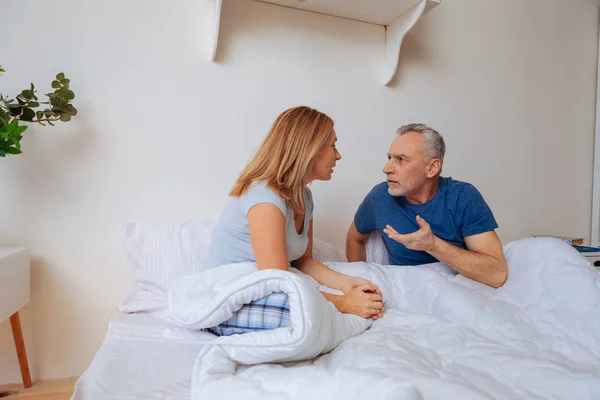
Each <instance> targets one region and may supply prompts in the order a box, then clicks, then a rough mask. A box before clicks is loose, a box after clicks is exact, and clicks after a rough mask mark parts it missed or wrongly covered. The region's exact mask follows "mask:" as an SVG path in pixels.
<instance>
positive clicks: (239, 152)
mask: <svg viewBox="0 0 600 400" xmlns="http://www.w3.org/2000/svg"><path fill="white" fill-rule="evenodd" d="M201 11H202V2H201V1H198V0H179V1H173V2H166V1H159V0H152V1H150V0H130V1H118V0H105V1H87V2H82V1H76V0H56V1H53V2H45V1H35V0H4V1H3V2H2V5H1V6H0V37H3V38H4V39H3V40H1V41H0V64H2V65H3V66H4V67H5V69H6V70H7V71H8V72H7V73H6V74H4V76H3V77H1V78H0V88H1V90H2V92H8V93H16V90H17V89H19V90H20V89H22V88H24V87H26V86H27V85H28V83H29V82H30V81H34V82H36V84H37V86H38V88H39V89H40V93H45V91H46V90H48V89H49V83H50V80H51V78H52V77H53V76H54V74H56V73H58V72H60V71H64V72H65V73H66V74H67V76H68V77H69V78H71V81H72V88H73V90H74V91H75V93H76V95H77V98H76V101H75V105H76V106H77V107H78V108H79V110H80V115H79V116H78V117H77V118H76V119H75V120H73V121H72V122H71V123H69V124H66V125H61V126H59V127H56V128H52V129H44V128H41V127H32V128H31V129H30V130H29V131H27V132H26V137H25V138H24V143H23V145H24V151H25V154H22V155H20V156H18V157H12V158H9V159H0V182H2V184H1V186H0V187H1V189H0V243H2V244H4V245H27V246H31V248H32V250H33V254H34V256H35V260H34V262H33V266H32V298H31V302H30V304H29V305H28V306H27V307H26V308H25V309H24V310H23V311H22V320H23V324H24V326H23V328H24V331H25V337H26V344H27V349H28V351H29V357H30V362H31V367H32V372H33V375H34V377H35V378H43V379H50V378H56V377H66V376H74V375H79V374H81V373H82V371H83V370H84V369H85V368H86V367H87V366H88V365H89V363H90V361H91V359H92V357H93V354H94V352H95V351H96V350H97V348H98V347H99V345H100V343H101V341H102V339H103V336H104V333H105V330H106V327H107V322H108V319H109V318H110V316H111V313H112V312H113V310H114V307H115V306H116V305H117V303H118V302H119V301H120V300H121V299H122V298H123V297H124V296H125V295H126V294H128V293H129V292H130V291H131V290H132V289H133V288H134V286H133V284H132V282H131V280H130V278H129V275H128V271H127V267H126V262H125V258H124V254H123V251H122V248H121V244H120V241H119V224H120V223H121V222H123V221H130V220H141V219H167V218H168V219H187V218H213V217H215V216H216V215H217V213H218V212H219V211H220V209H221V207H222V205H223V204H224V202H225V201H226V194H227V191H228V189H229V187H230V186H231V184H232V182H233V180H234V179H235V177H236V176H237V174H238V172H239V171H240V169H241V168H242V166H243V165H244V163H245V162H246V161H247V160H248V158H249V157H250V154H251V152H252V151H253V150H254V149H255V148H256V146H257V145H258V143H259V142H260V140H261V139H262V137H263V135H264V134H265V133H266V131H267V130H268V128H269V125H270V123H271V122H272V120H273V119H274V118H275V117H276V115H277V114H278V113H279V112H281V111H283V110H284V109H285V108H287V107H290V106H294V105H299V104H307V105H311V106H313V107H317V108H319V109H321V110H323V111H325V112H327V113H328V114H330V115H331V116H332V117H333V118H334V120H335V121H336V127H337V133H338V136H339V144H340V146H339V148H340V151H341V152H342V155H343V157H344V158H343V159H342V161H341V162H340V163H339V164H338V168H337V169H336V174H335V176H334V179H333V180H332V181H331V182H329V183H315V184H314V186H313V192H314V196H315V201H316V207H317V208H316V214H315V218H316V219H315V229H316V234H317V236H319V237H321V238H323V239H326V240H328V241H330V242H332V243H334V244H335V245H337V246H339V247H343V245H344V235H345V230H346V228H347V226H348V224H349V222H350V220H351V217H352V214H353V211H354V210H355V208H356V207H357V205H358V203H359V202H360V200H361V198H362V196H363V195H364V194H366V192H367V191H368V190H369V189H370V188H371V187H372V186H373V185H374V184H376V183H377V182H379V181H380V180H382V179H383V174H382V173H381V168H382V167H383V164H384V162H385V154H386V152H387V148H388V145H389V143H390V141H391V140H392V139H393V137H394V132H395V129H396V128H397V127H398V126H400V125H402V124H404V123H408V122H413V121H422V122H426V123H428V124H430V125H432V126H433V127H435V128H436V129H438V130H440V131H441V132H442V133H443V134H444V135H445V138H446V140H447V145H448V155H447V163H446V166H445V172H446V175H451V176H452V177H454V178H455V179H461V180H466V181H470V182H472V183H473V184H475V185H476V186H477V187H478V188H479V189H480V190H481V192H482V193H483V194H484V196H485V197H486V199H487V200H488V202H489V204H490V205H491V207H492V208H493V210H494V212H495V215H496V217H497V219H498V221H499V223H500V225H501V228H500V230H499V233H500V235H501V238H502V239H503V241H504V242H508V241H511V240H514V239H518V238H521V237H523V236H526V235H529V234H532V233H534V232H547V233H557V234H565V235H585V236H586V237H587V236H588V234H589V230H590V215H591V212H590V208H591V182H592V154H593V130H594V101H595V74H596V60H597V26H598V23H597V13H596V2H595V1H591V0H576V1H575V0H572V1H564V0H527V1H522V0H502V1H497V0H494V1H493V0H448V1H446V2H444V4H443V5H442V6H440V7H438V8H436V9H435V10H434V11H432V12H431V13H430V14H429V15H428V16H427V17H426V18H425V19H424V20H423V21H422V22H420V23H419V25H418V27H417V28H416V29H415V31H413V32H412V33H411V34H410V35H409V37H408V38H407V39H406V41H405V44H404V48H403V54H402V62H401V65H400V73H399V76H398V78H397V79H396V81H395V83H394V85H393V87H383V86H381V85H380V84H379V80H378V77H377V70H378V68H379V63H380V61H381V59H382V57H383V46H382V43H383V32H382V31H381V29H380V28H378V27H376V26H373V25H367V24H361V23H357V22H352V21H346V20H341V19H335V18H330V17H326V16H320V15H315V14H311V13H304V12H297V11H293V10H289V9H285V8H279V7H276V6H271V5H267V4H263V3H256V2H253V1H249V0H226V1H225V6H224V9H223V22H222V31H221V36H220V45H221V46H220V48H219V53H218V60H217V61H218V62H217V63H210V62H208V61H207V60H206V59H205V49H203V48H202V47H201V45H202V43H203V40H202V37H201V34H202V29H201V27H200V26H199V21H200V20H201V18H200V17H201V14H200V13H201ZM565 27H568V29H565ZM7 37H8V38H10V40H6V38H7ZM19 379H20V376H19V369H18V364H17V359H16V355H15V354H14V348H13V344H12V339H11V335H10V327H9V324H8V323H4V324H2V325H0V382H8V381H18V380H19Z"/></svg>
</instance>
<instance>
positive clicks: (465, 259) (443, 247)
mask: <svg viewBox="0 0 600 400" xmlns="http://www.w3.org/2000/svg"><path fill="white" fill-rule="evenodd" d="M434 242H435V244H434V246H433V248H432V249H431V250H429V251H428V253H429V254H431V255H432V256H433V257H435V258H437V259H438V260H439V261H440V262H442V263H444V264H446V265H447V266H449V267H450V268H452V269H454V270H455V271H456V272H458V273H459V274H461V275H463V276H465V277H467V278H469V279H472V280H474V281H477V282H481V283H483V284H485V285H489V286H491V287H494V288H498V287H500V286H502V285H503V284H504V282H505V281H506V276H507V275H506V265H505V263H504V261H503V260H501V259H499V258H496V257H494V256H491V255H489V254H483V253H476V252H473V251H469V250H463V249H461V248H459V247H457V246H454V245H452V244H450V243H448V242H446V241H444V240H442V239H440V238H438V237H436V238H435V240H434Z"/></svg>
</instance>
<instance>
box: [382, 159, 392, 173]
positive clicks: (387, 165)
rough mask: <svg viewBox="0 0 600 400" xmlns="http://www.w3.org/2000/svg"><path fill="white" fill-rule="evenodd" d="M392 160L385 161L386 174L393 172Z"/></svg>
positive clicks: (384, 169) (384, 170)
mask: <svg viewBox="0 0 600 400" xmlns="http://www.w3.org/2000/svg"><path fill="white" fill-rule="evenodd" d="M390 161H391V160H388V162H386V163H385V165H384V166H383V173H384V174H389V173H391V172H392V169H391V168H390Z"/></svg>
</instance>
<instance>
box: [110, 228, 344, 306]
mask: <svg viewBox="0 0 600 400" xmlns="http://www.w3.org/2000/svg"><path fill="white" fill-rule="evenodd" d="M213 226H214V222H213V221H212V220H189V221H151V222H132V223H125V224H123V226H122V229H121V237H122V240H123V245H124V248H125V253H126V255H127V259H128V264H129V269H130V271H131V275H132V277H133V279H134V281H135V282H136V283H137V284H138V285H139V286H140V287H141V288H142V289H145V290H148V291H150V292H152V293H155V294H158V295H161V296H166V293H167V291H168V290H169V287H170V286H171V284H172V283H173V282H174V281H176V280H178V279H180V278H182V277H184V276H185V275H191V274H195V273H198V272H202V271H203V270H204V265H205V260H206V256H207V249H208V245H209V243H210V237H211V233H212V229H213ZM313 257H314V258H315V259H316V260H319V261H321V262H327V261H331V262H346V261H347V259H346V255H345V254H344V252H343V251H341V250H339V249H336V248H335V247H333V246H332V245H330V244H329V243H326V242H324V241H322V240H319V239H317V238H314V239H313ZM129 303H130V301H129Z"/></svg>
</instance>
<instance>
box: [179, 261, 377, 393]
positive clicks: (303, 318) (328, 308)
mask: <svg viewBox="0 0 600 400" xmlns="http://www.w3.org/2000/svg"><path fill="white" fill-rule="evenodd" d="M274 292H283V293H286V294H287V295H288V297H289V304H290V324H289V326H287V327H283V328H277V329H273V330H267V331H261V332H250V333H245V334H242V335H232V336H221V337H218V338H217V339H215V340H214V341H213V342H212V343H211V345H209V346H206V347H205V348H204V349H203V351H202V352H201V354H199V355H198V358H197V361H196V364H195V367H194V383H193V387H192V398H212V397H213V396H219V394H222V392H221V389H220V388H221V387H222V385H223V384H224V383H225V382H228V381H229V380H231V381H230V382H228V383H227V384H228V385H229V384H231V385H234V386H235V387H236V388H237V390H245V388H244V385H245V383H244V381H239V380H232V377H233V373H234V371H235V369H236V365H252V364H260V363H273V362H277V363H281V362H291V361H301V360H310V359H312V358H314V357H316V356H318V355H320V354H324V353H327V352H329V351H331V350H332V349H334V348H335V347H336V346H337V345H338V344H339V343H341V342H342V341H343V340H346V339H348V338H351V337H353V336H356V335H358V334H360V333H362V332H363V331H364V330H365V329H367V328H368V327H369V326H370V325H371V322H372V321H371V320H368V319H364V318H361V317H358V316H355V315H350V314H342V313H340V312H339V311H338V310H337V309H336V308H335V307H334V306H333V304H331V303H330V302H328V301H327V300H326V299H325V297H324V296H323V295H322V294H321V293H320V292H319V290H318V289H317V285H316V284H315V282H314V280H312V279H311V278H309V277H308V276H306V275H304V274H302V273H301V272H299V271H297V270H295V269H293V268H292V269H290V271H280V270H265V271H258V270H257V268H256V264H254V263H241V264H233V265H227V266H222V267H220V268H216V269H211V270H207V271H204V272H202V273H199V274H196V275H190V276H187V277H185V278H183V279H182V280H180V281H179V282H177V283H175V284H174V285H172V287H171V289H170V291H169V297H168V300H169V307H170V309H171V312H172V317H173V318H174V319H175V321H177V323H179V324H180V325H182V326H185V327H187V328H189V329H205V328H210V327H214V326H217V325H219V324H220V323H221V322H223V321H227V320H228V319H230V318H231V316H232V315H233V314H234V313H235V312H237V311H238V310H239V309H240V308H241V307H242V306H243V305H244V304H247V303H250V302H251V301H254V300H257V299H260V298H263V297H265V296H268V295H269V294H271V293H274ZM240 393H241V392H240ZM197 396H199V397H197Z"/></svg>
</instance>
